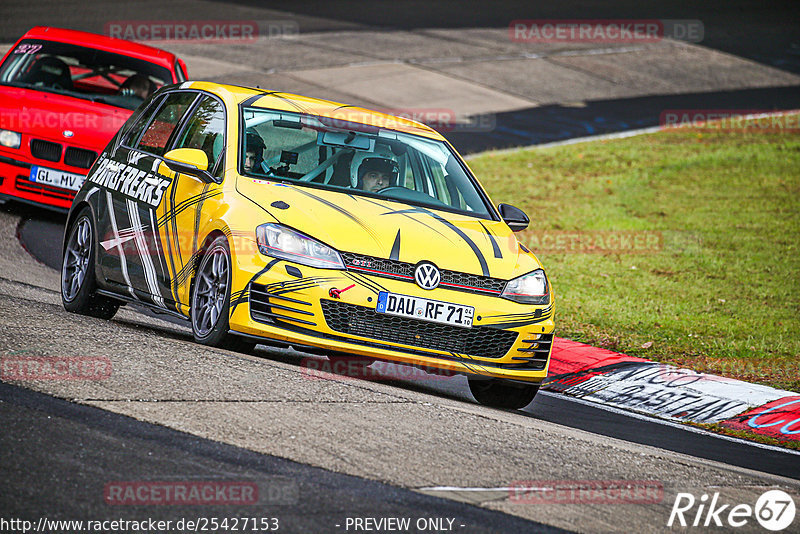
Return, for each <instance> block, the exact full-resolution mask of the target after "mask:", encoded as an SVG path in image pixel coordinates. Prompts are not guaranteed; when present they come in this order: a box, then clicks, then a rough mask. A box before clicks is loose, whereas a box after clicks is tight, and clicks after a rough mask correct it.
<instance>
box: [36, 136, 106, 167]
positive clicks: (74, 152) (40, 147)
mask: <svg viewBox="0 0 800 534" xmlns="http://www.w3.org/2000/svg"><path fill="white" fill-rule="evenodd" d="M62 149H63V147H62V146H61V145H60V144H59V143H53V142H52V141H45V140H44V139H31V155H32V156H33V157H34V158H38V159H43V160H45V161H61V153H62ZM96 159H97V152H95V151H93V150H86V149H84V148H78V147H74V146H68V147H67V150H66V151H65V152H64V163H66V164H67V165H71V166H73V167H78V168H79V169H88V168H90V167H91V166H92V164H93V163H94V160H96Z"/></svg>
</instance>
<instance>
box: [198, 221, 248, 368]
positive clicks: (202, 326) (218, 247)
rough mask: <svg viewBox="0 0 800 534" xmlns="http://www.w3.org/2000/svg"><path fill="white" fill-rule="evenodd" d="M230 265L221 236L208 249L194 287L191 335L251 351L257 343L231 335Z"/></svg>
mask: <svg viewBox="0 0 800 534" xmlns="http://www.w3.org/2000/svg"><path fill="white" fill-rule="evenodd" d="M231 268H232V267H231V252H230V248H229V246H228V240H227V239H225V237H222V236H220V237H218V238H216V239H215V240H214V241H213V242H212V243H211V245H210V246H209V247H208V249H207V250H206V253H205V255H204V256H203V259H202V260H201V261H200V267H199V268H198V269H197V277H196V278H195V281H194V285H193V286H192V298H191V320H192V334H193V335H194V340H195V341H196V342H198V343H202V344H203V345H209V346H212V347H220V348H225V349H230V350H235V351H240V352H249V351H251V350H253V348H254V347H255V345H256V344H255V343H254V342H252V341H249V340H246V339H244V338H241V337H238V336H231V335H230V334H228V330H229V329H230V324H229V321H228V319H229V313H230V302H231V279H232V277H231Z"/></svg>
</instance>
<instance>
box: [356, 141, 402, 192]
mask: <svg viewBox="0 0 800 534" xmlns="http://www.w3.org/2000/svg"><path fill="white" fill-rule="evenodd" d="M398 174H399V166H398V164H397V158H396V157H395V155H394V154H393V153H392V152H391V151H390V150H389V149H388V148H377V149H376V150H375V152H356V153H355V155H353V161H352V163H351V164H350V182H351V185H352V186H353V187H357V188H358V189H362V190H364V191H368V192H370V193H377V192H378V191H380V190H382V189H386V188H387V187H392V186H394V185H396V184H397V176H398Z"/></svg>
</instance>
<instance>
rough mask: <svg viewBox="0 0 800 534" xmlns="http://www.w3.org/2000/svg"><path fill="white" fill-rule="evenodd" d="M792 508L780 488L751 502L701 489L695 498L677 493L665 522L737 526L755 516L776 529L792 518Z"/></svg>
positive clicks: (780, 528) (793, 513)
mask: <svg viewBox="0 0 800 534" xmlns="http://www.w3.org/2000/svg"><path fill="white" fill-rule="evenodd" d="M795 512H796V509H795V504H794V500H793V499H792V497H791V495H789V494H788V493H786V492H784V491H781V490H769V491H767V492H764V493H763V494H762V495H761V496H760V497H759V498H758V500H757V501H756V504H755V506H750V505H749V504H737V505H732V504H729V503H722V502H720V498H719V493H718V492H717V493H714V495H713V496H711V497H710V498H709V495H708V494H705V493H704V494H703V495H702V496H701V497H700V498H699V499H696V498H695V496H694V495H692V494H691V493H678V495H676V496H675V503H674V504H673V505H672V512H671V513H670V514H669V521H667V526H668V527H671V526H673V525H676V526H677V525H680V526H682V527H686V526H692V527H706V528H707V527H726V528H729V527H734V528H738V527H743V526H745V525H747V524H749V523H750V522H751V521H752V520H753V519H755V520H756V521H758V523H759V524H760V525H761V526H762V527H763V528H765V529H767V530H771V531H773V532H777V531H781V530H784V529H786V528H787V527H789V526H790V525H791V524H792V523H793V522H794V517H795ZM795 532H796V531H795Z"/></svg>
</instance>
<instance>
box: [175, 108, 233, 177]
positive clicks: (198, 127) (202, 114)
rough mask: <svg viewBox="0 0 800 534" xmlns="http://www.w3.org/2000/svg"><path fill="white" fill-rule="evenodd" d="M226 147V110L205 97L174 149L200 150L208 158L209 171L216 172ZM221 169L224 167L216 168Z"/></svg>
mask: <svg viewBox="0 0 800 534" xmlns="http://www.w3.org/2000/svg"><path fill="white" fill-rule="evenodd" d="M224 147H225V109H224V108H223V106H222V104H221V103H220V102H219V101H217V100H216V99H214V98H211V97H208V96H205V97H203V99H202V100H201V101H200V104H199V105H198V106H197V107H196V108H195V110H194V113H193V114H192V118H191V119H189V122H188V124H187V125H186V128H184V130H183V133H182V134H181V138H180V140H179V141H178V143H177V144H176V145H175V147H174V148H198V149H200V150H202V151H203V152H205V153H206V156H208V169H209V170H210V171H212V172H213V171H214V168H215V165H216V164H217V162H218V161H219V160H220V158H221V157H222V152H223V148H224ZM216 168H217V169H221V168H222V166H221V165H220V166H219V167H216Z"/></svg>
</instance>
